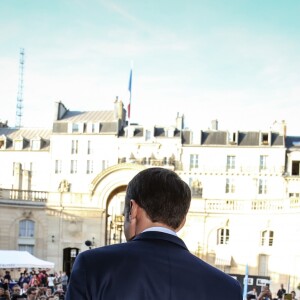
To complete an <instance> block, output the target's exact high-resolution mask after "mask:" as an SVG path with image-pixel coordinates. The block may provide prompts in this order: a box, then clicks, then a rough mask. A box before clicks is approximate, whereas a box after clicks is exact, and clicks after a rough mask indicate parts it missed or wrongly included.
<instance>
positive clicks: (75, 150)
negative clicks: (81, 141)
mask: <svg viewBox="0 0 300 300" xmlns="http://www.w3.org/2000/svg"><path fill="white" fill-rule="evenodd" d="M77 153H78V140H72V149H71V154H77Z"/></svg>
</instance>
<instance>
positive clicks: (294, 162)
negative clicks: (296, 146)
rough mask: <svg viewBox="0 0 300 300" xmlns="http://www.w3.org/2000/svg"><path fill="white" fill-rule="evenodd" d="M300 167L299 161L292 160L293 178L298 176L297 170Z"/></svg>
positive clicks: (299, 173)
mask: <svg viewBox="0 0 300 300" xmlns="http://www.w3.org/2000/svg"><path fill="white" fill-rule="evenodd" d="M299 167H300V161H299V160H294V161H292V175H294V176H299V175H300V172H299V169H300V168H299Z"/></svg>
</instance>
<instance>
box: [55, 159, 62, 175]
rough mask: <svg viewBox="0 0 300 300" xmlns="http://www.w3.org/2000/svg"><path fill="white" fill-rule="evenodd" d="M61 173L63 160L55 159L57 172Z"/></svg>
mask: <svg viewBox="0 0 300 300" xmlns="http://www.w3.org/2000/svg"><path fill="white" fill-rule="evenodd" d="M60 173H61V160H60V159H57V160H55V174H60Z"/></svg>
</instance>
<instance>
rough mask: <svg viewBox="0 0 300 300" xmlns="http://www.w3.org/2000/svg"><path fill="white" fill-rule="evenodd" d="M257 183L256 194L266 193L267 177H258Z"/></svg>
mask: <svg viewBox="0 0 300 300" xmlns="http://www.w3.org/2000/svg"><path fill="white" fill-rule="evenodd" d="M258 182H259V185H258V194H260V195H262V194H266V193H267V179H259V181H258Z"/></svg>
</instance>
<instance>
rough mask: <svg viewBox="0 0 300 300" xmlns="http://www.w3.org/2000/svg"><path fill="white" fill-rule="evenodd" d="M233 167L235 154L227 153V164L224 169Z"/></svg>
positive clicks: (232, 168)
mask: <svg viewBox="0 0 300 300" xmlns="http://www.w3.org/2000/svg"><path fill="white" fill-rule="evenodd" d="M234 169H235V156H233V155H227V165H226V170H227V171H228V170H234Z"/></svg>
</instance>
